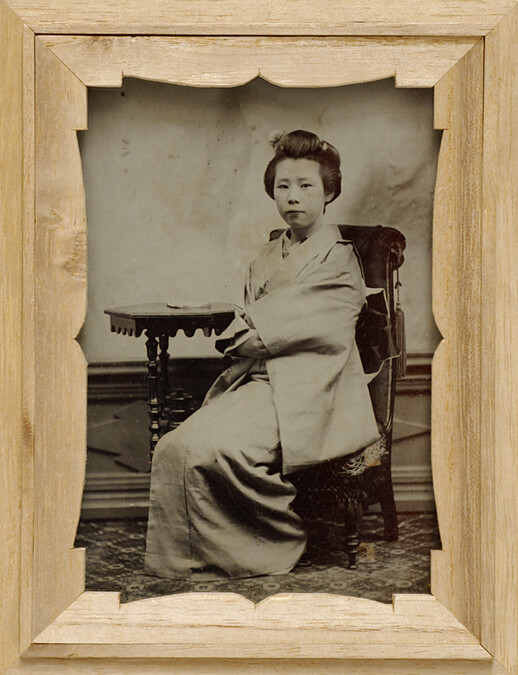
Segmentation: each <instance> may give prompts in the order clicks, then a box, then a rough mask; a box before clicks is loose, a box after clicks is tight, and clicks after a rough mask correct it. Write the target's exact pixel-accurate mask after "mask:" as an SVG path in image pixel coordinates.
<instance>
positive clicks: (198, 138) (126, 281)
mask: <svg viewBox="0 0 518 675" xmlns="http://www.w3.org/2000/svg"><path fill="white" fill-rule="evenodd" d="M88 110H89V125H88V131H86V132H82V133H80V135H79V136H80V147H81V154H82V159H83V167H84V179H85V189H86V202H87V216H88V275H89V276H88V312H87V318H86V322H85V325H84V327H83V330H82V332H81V336H80V342H81V345H82V347H83V350H84V352H85V356H86V358H87V360H88V361H89V362H90V363H94V362H95V363H102V362H113V361H119V362H120V361H135V360H143V359H144V358H145V348H144V344H143V340H144V338H141V339H139V340H136V339H135V338H128V337H123V336H120V335H114V334H111V333H110V330H109V320H108V317H107V316H106V315H105V314H104V313H103V312H104V309H106V308H108V307H117V306H122V305H131V304H137V303H143V302H168V301H169V302H174V303H188V302H190V301H191V302H199V301H227V302H233V303H237V304H242V300H243V281H244V275H245V271H246V267H247V264H248V263H249V262H250V260H252V259H253V258H254V257H255V255H256V254H257V251H258V249H259V247H260V245H261V243H262V242H264V241H266V240H267V238H268V233H269V232H270V230H272V229H274V228H277V227H282V226H283V225H284V223H283V221H282V220H281V218H280V216H279V215H278V213H277V209H276V206H275V203H274V202H273V201H272V200H271V199H270V198H269V197H268V196H267V194H266V192H265V191H264V188H263V174H264V170H265V168H266V165H267V163H268V161H269V160H270V158H271V157H272V155H273V151H272V149H271V146H270V144H269V142H268V136H269V134H270V133H271V132H272V131H273V130H277V129H279V130H285V131H291V130H293V129H307V130H309V131H313V132H314V133H316V134H318V135H319V136H320V138H322V139H325V140H327V141H329V142H330V143H332V144H333V145H335V146H336V148H337V149H338V150H339V152H340V155H341V158H342V175H343V179H342V194H341V195H340V197H339V198H338V199H337V200H336V201H335V202H333V203H332V204H331V205H330V206H329V208H328V210H327V214H326V219H327V222H328V223H346V224H353V225H376V224H382V225H390V226H393V227H395V228H397V229H398V230H399V231H400V232H401V233H402V234H403V235H404V236H405V237H406V239H407V249H406V252H405V263H404V265H403V267H402V269H401V275H400V276H401V281H402V283H403V286H402V288H401V302H402V305H403V308H404V311H405V315H406V337H407V351H408V352H409V353H410V354H412V353H419V354H423V353H427V354H431V353H432V352H433V351H434V349H435V347H436V345H437V343H438V340H439V335H438V332H437V329H436V327H435V324H434V321H433V317H432V310H431V265H432V261H431V245H432V207H433V192H434V185H435V176H436V167H437V156H438V150H439V145H440V132H439V131H434V129H433V92H432V90H429V89H396V88H395V87H394V82H393V80H382V81H378V82H372V83H367V84H359V85H351V86H347V87H335V88H323V89H284V88H281V87H277V86H274V85H271V84H269V83H267V82H265V81H263V80H261V79H256V80H253V81H252V82H249V83H248V84H246V85H244V86H241V87H232V88H217V89H210V88H199V89H197V88H192V87H182V86H176V85H169V84H162V83H157V82H147V81H141V80H135V79H127V80H125V81H124V85H123V88H122V89H91V90H89V108H88ZM213 342H214V338H213V337H212V338H205V337H203V336H202V335H201V334H199V332H198V334H196V335H195V336H194V337H193V338H186V337H185V336H184V335H183V333H182V334H179V335H178V336H177V337H176V338H175V339H174V340H173V341H172V343H171V349H170V351H171V353H172V356H216V355H217V352H216V351H215V349H214V346H213Z"/></svg>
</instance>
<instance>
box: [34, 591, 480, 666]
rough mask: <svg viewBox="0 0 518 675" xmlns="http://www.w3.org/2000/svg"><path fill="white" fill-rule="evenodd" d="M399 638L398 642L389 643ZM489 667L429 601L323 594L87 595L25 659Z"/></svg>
mask: <svg viewBox="0 0 518 675" xmlns="http://www.w3.org/2000/svg"><path fill="white" fill-rule="evenodd" d="M396 635H397V639H395V636H396ZM270 650H275V655H276V657H277V658H316V657H319V656H322V654H323V653H325V655H326V658H360V659H365V658H370V659H376V658H378V659H391V658H399V659H419V658H435V659H445V660H448V659H454V658H459V659H467V660H469V659H473V660H476V661H483V660H491V657H490V656H489V654H488V653H487V652H486V651H485V650H484V649H483V648H482V647H481V646H480V645H479V643H478V641H477V640H476V639H475V638H474V637H473V636H472V635H471V634H470V633H469V632H468V631H467V630H466V629H465V628H464V627H463V626H462V625H461V624H460V623H459V622H458V621H457V620H456V619H455V617H454V616H453V615H452V614H450V612H448V611H447V610H446V609H445V608H444V607H443V606H442V605H441V603H439V602H438V601H437V600H436V599H435V598H434V597H433V596H429V595H425V594H423V595H398V596H394V600H393V604H392V605H385V604H382V603H378V602H373V601H371V600H364V599H361V598H348V597H341V596H333V595H326V594H313V595H311V594H282V595H276V596H273V597H271V598H268V599H267V600H265V601H263V602H261V603H259V604H258V605H254V604H253V603H252V602H250V601H249V600H246V599H245V598H243V597H242V596H239V595H237V594H234V593H195V594H181V595H174V596H167V597H160V598H153V599H149V600H142V601H138V602H132V603H128V604H125V605H120V604H119V599H118V594H117V593H91V592H90V593H84V594H83V595H82V596H81V597H80V598H79V599H78V600H76V601H75V602H74V603H73V604H72V605H71V606H70V607H69V608H68V609H66V610H65V611H64V612H63V613H62V614H61V615H60V616H59V617H58V618H57V619H56V621H54V623H53V624H52V625H51V626H49V627H48V628H47V629H46V630H44V631H43V632H42V633H41V634H40V635H39V636H38V637H37V638H36V639H35V640H34V642H33V644H32V645H31V647H30V648H29V650H28V651H27V652H26V656H31V657H47V658H52V657H63V656H66V655H68V654H70V653H73V654H74V655H75V656H76V657H78V658H81V657H95V658H145V657H151V658H153V657H154V658H157V657H161V658H170V657H182V656H183V657H185V656H187V655H189V656H191V657H192V658H200V657H211V658H232V657H234V656H239V657H241V658H258V657H261V656H264V655H265V653H268V652H269V651H270Z"/></svg>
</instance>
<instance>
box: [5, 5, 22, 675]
mask: <svg viewBox="0 0 518 675" xmlns="http://www.w3.org/2000/svg"><path fill="white" fill-rule="evenodd" d="M0 34H1V36H2V39H1V40H0V64H1V67H2V83H1V86H0V134H1V146H0V260H1V261H2V264H1V265H0V307H1V308H2V320H1V321H0V345H1V349H0V373H1V377H0V420H1V424H0V512H1V513H2V545H1V546H0V588H1V589H2V590H1V593H0V671H3V670H4V669H5V668H6V667H7V666H8V665H9V664H10V663H11V662H12V661H14V660H15V659H16V658H17V657H18V655H19V653H20V647H19V642H20V628H19V622H20V606H19V595H20V527H21V510H20V506H21V494H22V483H21V481H22V477H21V472H22V467H21V457H20V452H19V451H20V446H21V443H22V354H23V352H22V314H21V304H22V231H23V228H22V224H23V123H22V118H23V24H22V23H21V22H20V21H19V19H18V18H17V17H16V16H15V15H14V14H13V13H12V12H11V11H10V10H9V9H8V8H7V7H6V6H5V5H4V4H3V3H0Z"/></svg>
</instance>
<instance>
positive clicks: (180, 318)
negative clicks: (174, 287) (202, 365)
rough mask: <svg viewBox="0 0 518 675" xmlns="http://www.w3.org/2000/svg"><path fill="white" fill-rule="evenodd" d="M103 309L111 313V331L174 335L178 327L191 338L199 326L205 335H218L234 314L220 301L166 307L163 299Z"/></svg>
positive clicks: (126, 333)
mask: <svg viewBox="0 0 518 675" xmlns="http://www.w3.org/2000/svg"><path fill="white" fill-rule="evenodd" d="M104 312H105V314H108V315H109V316H110V328H111V331H112V333H119V334H122V335H134V336H135V337H139V336H140V335H142V333H143V331H146V335H148V336H153V337H159V336H161V335H167V336H169V337H174V336H175V335H176V333H177V332H178V330H183V332H184V333H185V334H186V335H187V337H192V336H193V335H194V333H195V332H196V331H197V330H198V329H201V330H202V331H203V334H204V335H205V336H206V337H208V336H209V335H211V333H212V332H213V331H214V332H215V333H216V335H220V334H221V332H222V331H223V330H224V329H225V328H226V327H227V326H228V324H229V323H230V322H231V321H232V319H233V318H234V314H235V310H234V306H233V305H230V304H227V303H223V302H214V303H209V304H207V305H200V306H197V307H195V306H183V307H169V306H168V305H167V303H165V302H150V303H145V304H141V305H128V306H126V307H116V308H113V309H105V310H104Z"/></svg>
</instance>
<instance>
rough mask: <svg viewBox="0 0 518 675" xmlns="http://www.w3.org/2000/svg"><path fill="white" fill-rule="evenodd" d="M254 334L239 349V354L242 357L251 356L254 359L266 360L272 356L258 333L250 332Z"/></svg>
mask: <svg viewBox="0 0 518 675" xmlns="http://www.w3.org/2000/svg"><path fill="white" fill-rule="evenodd" d="M250 332H251V333H252V334H251V335H250V337H249V338H248V340H245V341H244V342H243V344H241V345H239V347H238V348H237V350H236V351H237V353H238V354H239V355H240V356H249V357H251V358H254V359H264V358H266V357H268V356H270V352H269V351H268V350H267V349H266V347H265V346H264V343H263V341H262V340H261V338H260V337H259V335H258V334H257V331H255V330H254V331H250Z"/></svg>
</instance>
